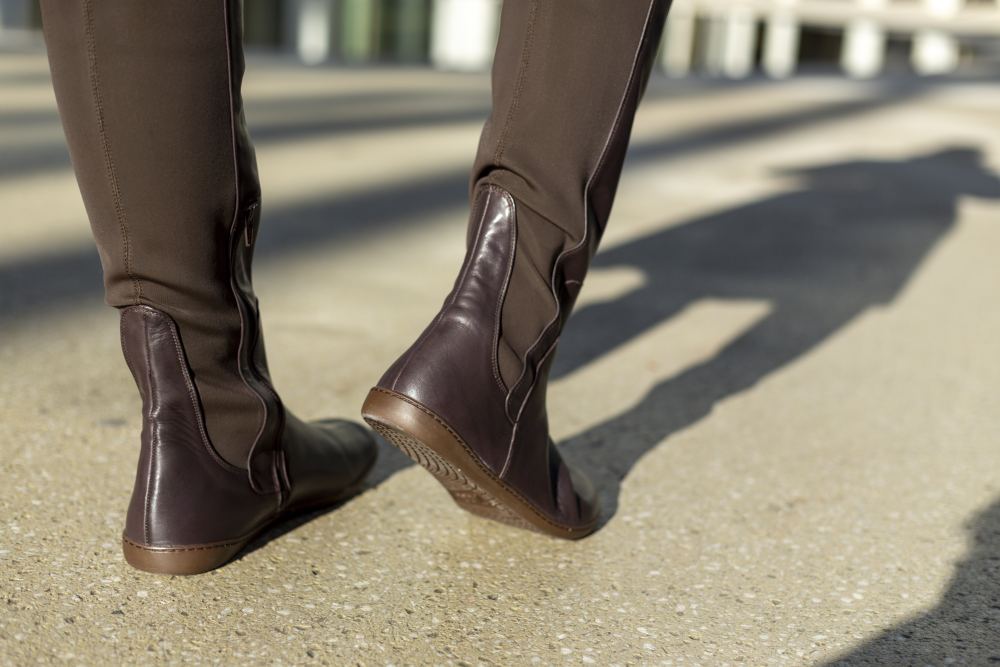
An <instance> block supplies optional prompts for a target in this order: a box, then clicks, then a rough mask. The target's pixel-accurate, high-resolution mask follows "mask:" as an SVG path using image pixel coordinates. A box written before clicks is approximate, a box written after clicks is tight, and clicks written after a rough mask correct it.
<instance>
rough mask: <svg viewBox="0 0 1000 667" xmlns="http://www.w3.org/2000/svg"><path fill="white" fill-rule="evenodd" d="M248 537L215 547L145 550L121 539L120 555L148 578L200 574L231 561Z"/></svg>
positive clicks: (213, 545) (146, 547)
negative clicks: (157, 575)
mask: <svg viewBox="0 0 1000 667" xmlns="http://www.w3.org/2000/svg"><path fill="white" fill-rule="evenodd" d="M251 538H252V536H251V537H248V538H245V539H239V540H235V541H232V540H231V541H227V542H221V543H218V544H200V545H193V546H187V547H148V546H142V545H140V544H136V543H135V542H133V541H131V540H130V539H128V538H127V537H125V536H122V553H123V554H124V555H125V561H126V562H128V564H129V565H131V566H132V567H134V568H136V569H138V570H142V571H143V572H150V573H152V574H173V575H191V574H202V573H204V572H208V571H210V570H214V569H216V568H218V567H221V566H223V565H225V564H226V563H228V562H229V561H231V560H232V559H233V557H235V556H236V554H238V553H239V552H240V550H241V549H242V548H243V547H245V546H246V545H247V543H249V542H250V539H251Z"/></svg>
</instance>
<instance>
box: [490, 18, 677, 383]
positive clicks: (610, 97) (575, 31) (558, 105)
mask: <svg viewBox="0 0 1000 667" xmlns="http://www.w3.org/2000/svg"><path fill="white" fill-rule="evenodd" d="M668 8H669V2H667V1H665V0H618V1H614V2H612V1H610V0H507V1H506V2H505V3H504V6H503V15H502V21H501V27H500V40H499V44H498V47H497V51H496V58H495V61H494V65H493V109H492V112H491V114H490V117H489V119H488V121H487V123H486V125H485V128H484V129H483V133H482V137H481V140H480V145H479V150H478V153H477V155H476V161H475V167H474V169H473V176H472V182H473V189H475V188H477V187H480V186H482V185H484V184H489V183H493V184H496V185H499V186H501V187H502V188H504V189H505V190H507V191H508V192H510V193H511V195H512V196H513V197H514V199H515V200H516V201H517V202H518V204H519V215H518V225H517V232H518V254H517V256H516V258H515V268H514V272H513V275H512V276H511V286H510V289H509V290H508V298H507V300H506V302H505V304H504V312H503V317H502V320H503V329H504V345H503V346H502V348H501V351H500V365H501V371H502V373H503V377H504V379H505V381H509V382H514V381H515V379H516V376H517V375H518V374H520V372H521V363H520V362H519V361H518V357H519V356H523V355H524V354H525V353H526V351H527V350H528V349H529V348H530V347H531V345H532V344H533V343H534V342H536V341H537V339H538V337H539V336H540V335H542V332H543V330H544V329H545V326H546V324H547V323H548V322H550V321H551V320H552V318H553V317H554V316H555V311H556V310H557V309H558V310H559V311H560V317H559V318H558V319H559V325H560V326H561V324H562V323H563V321H564V320H565V317H566V316H568V314H569V310H570V309H571V307H572V299H573V297H575V295H576V292H577V291H578V290H579V287H580V283H579V281H582V280H583V274H584V272H585V270H586V266H587V264H588V262H589V259H590V257H591V256H592V255H593V253H594V251H595V250H596V248H597V244H598V241H599V240H600V238H601V234H602V233H603V231H604V227H605V225H606V223H607V220H608V216H609V214H610V212H611V205H612V202H613V200H614V196H615V190H616V188H617V185H618V177H619V174H620V173H621V169H622V162H623V160H624V158H625V151H626V148H627V146H628V140H629V135H630V132H631V128H632V120H633V118H634V116H635V112H636V108H637V106H638V104H639V100H640V98H641V96H642V92H643V90H644V88H645V85H646V81H647V80H648V77H649V74H650V70H651V68H652V64H653V60H654V57H655V54H656V50H657V47H658V45H659V40H660V35H661V32H662V29H663V24H664V21H665V20H666V14H667V10H668ZM563 252H567V253H571V254H568V255H567V256H563V257H562V258H561V262H562V263H561V265H560V266H558V267H557V266H556V260H557V258H559V257H560V255H561V254H562V253H563ZM554 271H555V272H556V275H555V280H556V283H557V288H558V289H559V290H565V292H566V293H565V294H563V295H560V296H562V297H563V298H562V301H563V303H562V304H561V306H562V307H559V306H560V304H556V303H554V301H553V295H552V293H551V289H550V284H549V282H550V281H549V278H550V277H552V276H553V272H554ZM567 283H568V285H567ZM539 301H542V302H546V303H548V308H537V307H533V306H532V304H537V303H538V302H539ZM543 352H544V350H543ZM536 361H537V359H536Z"/></svg>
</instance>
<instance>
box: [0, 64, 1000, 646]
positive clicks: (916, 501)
mask: <svg viewBox="0 0 1000 667" xmlns="http://www.w3.org/2000/svg"><path fill="white" fill-rule="evenodd" d="M488 90H489V86H488V81H487V80H486V79H485V78H484V77H483V76H479V75H457V74H437V73H432V72H427V71H423V70H419V69H418V70H413V69H407V70H397V69H379V70H337V69H312V70H311V69H303V68H300V67H298V66H295V65H293V64H292V63H290V62H286V61H281V60H273V59H261V58H256V59H252V60H251V72H250V75H249V78H248V82H247V94H248V98H249V113H250V120H251V124H252V126H253V129H254V134H255V136H256V138H257V140H258V158H259V162H260V170H261V174H262V178H263V183H264V188H265V208H266V214H265V222H264V225H265V228H264V231H263V232H262V235H261V239H260V243H261V249H260V253H259V255H258V263H257V265H256V280H257V291H258V293H259V295H260V298H261V302H262V306H263V310H264V316H265V329H266V334H267V339H268V348H269V349H268V352H269V357H270V360H271V366H272V374H273V376H274V378H275V381H276V384H277V386H278V387H279V389H280V390H281V391H282V392H283V395H284V397H285V399H286V402H287V403H289V404H290V405H291V406H293V407H294V408H295V409H296V410H297V411H298V412H299V413H300V414H302V415H303V416H308V417H323V416H332V415H341V416H343V415H347V416H357V414H358V410H359V406H360V403H361V401H362V399H363V397H364V395H365V392H366V391H367V389H368V387H369V386H370V384H371V383H372V382H373V381H374V380H375V379H377V378H378V376H379V375H380V374H381V372H382V370H383V369H384V367H385V366H386V365H387V364H388V363H389V362H390V361H392V360H393V359H394V358H395V356H396V355H397V354H398V353H399V352H400V351H401V350H402V349H403V348H404V347H405V346H406V345H407V344H408V343H409V342H410V340H411V339H412V338H413V337H414V336H415V335H416V334H417V333H418V332H419V330H420V329H421V328H422V327H423V325H424V324H425V323H426V322H427V320H428V318H430V317H431V316H432V315H433V313H434V312H435V311H436V308H437V306H438V305H439V303H440V301H441V299H442V298H443V296H444V294H445V293H446V292H447V290H448V288H449V287H450V284H451V281H452V279H453V277H454V273H455V271H456V269H457V267H458V264H459V262H460V259H461V253H462V250H463V243H464V225H465V197H466V171H467V168H468V166H469V164H470V161H471V158H472V153H473V151H474V149H475V145H476V141H477V135H478V129H479V124H480V123H481V121H482V119H483V117H484V116H485V113H486V110H487V106H488V103H489V100H488ZM997 108H1000V87H997V85H996V83H995V82H993V81H985V82H983V81H981V82H971V81H970V82H958V83H948V84H920V83H919V82H916V81H914V80H911V79H899V80H896V79H893V80H890V81H888V82H886V81H883V82H875V83H857V82H846V81H843V80H840V79H836V78H827V77H821V76H812V77H803V78H801V79H797V80H795V81H793V82H790V83H770V82H765V81H751V82H747V83H742V84H738V85H722V84H709V83H704V82H702V83H698V82H670V81H667V80H664V79H656V80H654V81H653V83H652V84H651V87H650V90H649V94H648V97H647V99H646V101H645V103H644V106H643V108H642V111H641V113H640V117H639V119H638V122H637V127H636V132H635V136H634V142H633V150H632V152H631V155H630V159H629V163H628V167H627V170H626V173H625V176H624V178H623V181H622V186H621V190H620V193H619V198H618V202H617V204H616V208H615V212H614V215H613V218H612V221H611V224H610V228H609V231H608V233H607V235H606V237H605V242H604V247H603V252H602V254H601V255H599V256H598V258H597V259H596V260H595V263H594V270H593V272H592V274H591V276H590V277H589V279H588V283H587V286H586V288H585V290H584V293H583V296H582V297H581V302H580V304H579V306H578V308H577V312H576V314H575V315H574V318H573V320H572V322H571V326H570V329H569V331H568V332H567V333H566V335H565V336H564V338H563V341H562V344H561V351H560V359H559V361H558V363H557V368H556V372H555V377H556V379H555V381H554V383H553V386H552V391H551V401H550V418H551V421H552V423H553V428H554V436H555V437H556V438H557V440H558V441H560V442H561V443H563V446H564V452H565V454H566V456H567V457H569V458H571V459H573V460H575V461H577V462H579V463H580V464H581V465H582V466H583V467H585V468H587V469H588V470H589V471H591V472H592V474H593V476H594V477H595V479H596V480H597V481H598V482H599V484H600V486H601V488H602V490H603V494H602V498H603V502H604V506H605V521H606V523H605V524H604V525H603V527H602V529H601V530H600V531H599V532H598V533H597V534H595V535H594V536H592V537H590V538H589V539H586V540H583V541H581V542H579V543H572V544H570V543H564V542H557V541H553V540H552V539H548V538H545V537H540V536H537V535H533V534H525V533H521V532H518V531H516V530H514V529H511V528H507V527H504V526H500V525H494V524H492V523H487V522H484V521H482V520H479V519H476V518H474V517H471V516H469V515H466V514H464V513H462V512H461V511H459V510H458V509H456V508H455V506H453V504H452V503H451V501H450V500H449V498H448V496H447V494H446V493H445V492H444V491H443V490H442V489H441V488H440V487H438V486H437V484H436V482H434V480H433V479H432V478H431V477H430V476H428V475H427V474H426V473H425V472H424V471H423V470H420V469H418V468H414V467H411V466H409V465H408V464H407V461H406V460H405V459H403V458H402V457H401V456H399V455H397V454H395V453H394V452H392V451H390V450H388V449H387V448H386V449H384V451H383V454H384V456H383V458H382V461H381V463H380V465H379V468H378V469H377V471H376V473H375V475H374V478H373V480H372V485H371V486H370V488H368V489H367V490H366V491H365V492H364V493H362V494H361V495H359V496H358V497H356V498H354V499H353V500H351V501H350V502H348V503H347V504H345V505H344V506H342V507H340V508H338V509H336V510H334V511H332V512H329V513H326V514H323V515H321V516H317V517H314V518H312V520H310V521H308V522H305V523H300V524H297V525H291V526H289V525H286V526H284V527H282V528H281V529H280V530H279V531H276V532H274V533H272V535H271V536H272V537H275V539H273V540H271V541H266V542H263V543H261V544H260V545H258V548H256V549H255V550H253V551H252V552H250V553H248V554H246V555H245V556H243V557H242V558H241V559H240V560H239V561H237V562H235V563H233V564H231V565H230V566H228V567H226V568H224V569H222V570H219V571H217V572H214V573H212V574H209V575H205V576H201V577H196V578H186V579H181V578H174V579H170V578H163V577H154V576H148V575H145V574H140V573H137V572H135V571H133V570H131V569H129V568H128V567H127V566H126V565H125V563H124V561H123V560H122V557H121V553H120V549H119V534H120V530H121V527H122V524H123V520H124V509H125V506H126V503H127V500H128V496H129V493H130V491H131V483H132V474H133V471H134V466H135V462H136V457H137V439H138V431H139V425H140V419H139V414H138V407H139V405H138V399H137V396H136V393H135V390H134V387H133V385H132V381H131V379H130V377H129V376H128V373H127V370H126V368H125V364H124V363H123V362H122V360H121V356H120V350H119V343H118V338H117V317H116V314H115V313H114V312H113V311H112V310H111V309H108V308H105V307H104V306H102V305H101V292H100V272H99V267H98V265H97V258H96V253H95V252H94V251H93V249H92V247H91V245H90V239H89V232H88V228H87V224H86V221H85V217H84V213H83V207H82V205H81V203H80V202H79V197H78V194H77V191H76V189H75V184H74V181H73V178H72V174H71V172H70V170H69V163H68V158H67V157H66V154H65V149H64V148H63V146H62V143H61V134H60V129H59V123H58V118H57V116H56V115H55V111H54V107H53V99H52V95H51V92H50V91H49V88H48V79H47V74H46V70H45V63H44V60H43V58H42V57H41V55H40V54H38V53H34V54H28V55H15V54H7V55H3V56H0V216H2V225H0V369H2V375H0V447H2V456H0V475H2V477H0V479H2V484H0V663H9V664H17V665H24V664H31V663H35V662H68V663H78V664H116V663H129V664H142V663H145V662H147V661H150V660H162V661H165V662H186V661H205V662H208V661H217V662H221V663H233V662H237V661H241V662H250V663H317V664H332V665H343V664H354V663H358V664H366V665H369V664H370V665H375V664H399V665H403V664H470V665H472V664H502V665H520V664H532V663H543V664H549V663H552V664H564V663H565V664H597V665H611V664H675V665H676V664H703V665H723V664H755V665H760V664H826V663H830V662H835V661H837V660H844V661H845V662H846V663H847V664H879V665H908V664H935V665H936V664H947V663H948V661H949V660H951V661H954V662H955V663H956V664H985V663H988V662H990V661H991V659H992V661H997V660H1000V639H997V637H998V633H997V627H998V625H997V624H998V623H1000V560H998V559H1000V398H998V395H997V387H998V386H1000V354H998V353H997V352H998V341H1000V308H998V307H997V303H998V296H1000V261H998V260H997V257H998V248H1000V180H998V178H997V176H996V175H995V170H996V169H997V167H998V166H1000V120H998V116H997V112H996V110H997ZM280 533H284V534H280Z"/></svg>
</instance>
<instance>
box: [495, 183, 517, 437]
mask: <svg viewBox="0 0 1000 667" xmlns="http://www.w3.org/2000/svg"><path fill="white" fill-rule="evenodd" d="M500 192H501V197H502V199H503V200H504V202H505V203H506V204H507V207H508V209H509V217H510V218H512V220H511V225H510V253H509V255H510V259H508V260H507V275H506V276H505V277H504V281H503V286H502V287H501V288H500V296H499V297H498V298H497V307H496V312H495V313H494V314H493V320H494V324H493V349H492V356H493V378H494V379H495V380H496V382H497V386H498V387H500V392H501V393H502V394H504V395H506V394H507V386H506V385H505V384H504V381H503V376H502V375H501V374H500V359H499V350H500V324H501V320H502V316H503V305H504V301H506V300H507V288H508V287H509V286H510V279H511V275H512V274H513V273H514V255H515V253H516V252H517V207H516V206H515V204H514V198H513V197H512V196H511V195H510V193H508V192H505V191H503V190H501V191H500ZM504 415H505V416H506V417H507V420H508V421H510V415H508V414H507V411H506V409H505V410H504Z"/></svg>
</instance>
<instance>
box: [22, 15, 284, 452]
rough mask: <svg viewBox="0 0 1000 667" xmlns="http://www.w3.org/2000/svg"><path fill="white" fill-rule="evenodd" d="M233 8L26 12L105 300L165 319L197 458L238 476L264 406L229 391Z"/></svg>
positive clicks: (242, 256) (232, 372)
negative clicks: (202, 448) (195, 397)
mask: <svg viewBox="0 0 1000 667" xmlns="http://www.w3.org/2000/svg"><path fill="white" fill-rule="evenodd" d="M240 7H241V4H240V3H239V2H235V1H232V0H172V1H171V2H154V1H150V0H43V1H42V11H43V25H44V30H45V36H46V41H47V45H48V51H49V59H50V64H51V70H52V78H53V82H54V85H55V91H56V99H57V101H58V105H59V110H60V115H61V117H62V121H63V125H64V128H65V132H66V136H67V139H68V143H69V148H70V154H71V157H72V161H73V166H74V168H75V171H76V175H77V179H78V182H79V185H80V190H81V192H82V194H83V198H84V202H85V204H86V208H87V212H88V215H89V218H90V222H91V226H92V228H93V232H94V238H95V239H96V241H97V247H98V250H99V252H100V256H101V262H102V264H103V268H104V280H105V289H106V300H107V302H108V303H109V304H110V305H112V306H116V307H119V308H123V307H127V306H130V305H138V304H145V305H148V306H153V307H155V308H157V309H159V310H161V311H162V312H164V313H166V314H168V315H169V316H170V317H171V318H173V320H174V321H175V322H176V323H177V327H178V329H179V331H180V336H181V338H182V340H183V342H184V347H185V350H186V354H187V357H188V360H189V363H190V365H191V368H192V371H193V372H192V375H193V377H194V382H195V384H196V385H197V389H198V392H199V395H200V398H201V400H202V402H203V403H204V407H205V420H206V425H207V429H208V431H209V435H210V436H211V439H212V442H213V443H214V445H215V447H216V448H217V449H218V450H219V452H220V454H221V455H222V456H223V457H224V458H225V459H226V460H227V461H229V462H230V463H232V464H234V465H238V466H245V465H247V456H248V453H249V450H248V448H249V447H250V445H251V444H252V443H254V441H255V439H256V438H257V435H258V432H262V431H263V435H264V436H265V437H268V436H270V437H273V432H272V433H270V434H269V433H268V431H269V430H272V429H270V424H266V423H265V411H266V410H267V409H270V411H271V412H272V413H273V412H275V411H276V410H277V408H276V406H275V404H274V403H275V400H274V398H273V397H272V396H270V395H269V392H268V391H266V390H265V389H262V388H261V387H259V386H254V382H253V381H252V380H249V379H247V380H245V379H244V378H243V377H241V376H242V375H247V374H254V373H256V372H258V371H257V370H255V369H251V368H241V367H240V366H241V361H240V355H241V353H242V352H241V349H240V348H241V345H242V346H243V347H244V348H247V347H251V346H252V347H254V348H258V349H257V350H248V351H250V352H254V351H255V352H256V353H257V354H258V355H260V354H262V351H263V350H262V346H260V345H258V344H257V341H256V340H254V339H255V338H256V314H255V312H253V311H254V308H255V306H254V305H253V297H252V294H250V293H249V281H248V280H243V281H241V280H240V279H241V278H248V277H249V276H248V273H249V261H250V253H251V252H252V248H250V247H249V245H252V243H253V236H254V234H253V229H252V228H253V226H254V225H255V224H256V218H257V207H258V202H259V199H260V188H259V185H258V181H257V175H256V168H255V162H254V154H253V148H252V147H251V144H250V141H249V138H248V137H247V133H246V130H245V124H244V119H243V110H242V102H241V96H240V83H241V79H242V76H243V67H244V64H243V52H242V45H241V35H240V31H241V28H240V20H239V19H240V17H239V14H240ZM240 238H245V240H244V241H239V239H240ZM248 244H249V245H248ZM242 273H246V274H247V275H246V276H243V275H241V274H242ZM240 282H244V283H245V284H244V285H240V284H239V283H240ZM241 288H243V291H244V292H247V294H241V293H240V290H241ZM241 301H247V302H248V303H247V304H243V303H241ZM241 311H242V312H241ZM249 364H250V365H252V364H253V362H252V360H250V361H249ZM264 372H265V373H266V371H264ZM271 416H272V417H273V414H272V415H271ZM271 421H272V422H273V421H274V420H273V419H271Z"/></svg>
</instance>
